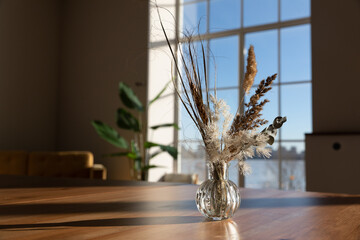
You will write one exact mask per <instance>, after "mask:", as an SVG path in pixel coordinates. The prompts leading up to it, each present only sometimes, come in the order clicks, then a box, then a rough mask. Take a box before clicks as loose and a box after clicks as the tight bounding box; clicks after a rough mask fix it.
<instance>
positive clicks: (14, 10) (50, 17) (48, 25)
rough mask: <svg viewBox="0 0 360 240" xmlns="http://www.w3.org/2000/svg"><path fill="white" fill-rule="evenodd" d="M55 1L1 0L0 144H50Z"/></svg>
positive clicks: (24, 146)
mask: <svg viewBox="0 0 360 240" xmlns="http://www.w3.org/2000/svg"><path fill="white" fill-rule="evenodd" d="M58 13H59V11H58V3H57V1H48V0H32V1H25V0H7V1H4V0H3V1H0V114H1V117H0V149H24V150H43V149H44V150H54V149H55V145H56V144H55V135H56V122H57V121H56V111H57V108H56V105H57V99H58V91H57V84H58V79H59V65H58V57H59V55H58V53H59V52H58V45H59V31H58V25H59V18H58Z"/></svg>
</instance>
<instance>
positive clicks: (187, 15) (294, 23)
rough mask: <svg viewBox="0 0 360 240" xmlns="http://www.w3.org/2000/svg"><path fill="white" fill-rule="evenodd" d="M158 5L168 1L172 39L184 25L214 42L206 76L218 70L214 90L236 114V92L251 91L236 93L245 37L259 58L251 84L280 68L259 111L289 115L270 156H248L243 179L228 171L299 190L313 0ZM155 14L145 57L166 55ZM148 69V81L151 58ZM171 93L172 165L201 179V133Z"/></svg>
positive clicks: (307, 119)
mask: <svg viewBox="0 0 360 240" xmlns="http://www.w3.org/2000/svg"><path fill="white" fill-rule="evenodd" d="M159 5H160V6H161V7H164V8H166V9H167V10H166V11H165V10H164V9H163V10H162V11H160V13H161V14H162V18H163V21H164V22H165V24H166V27H167V28H169V29H171V30H170V31H168V32H169V33H170V38H171V39H175V38H176V37H178V38H179V39H181V37H182V33H183V32H185V31H189V30H190V31H192V32H194V33H195V34H200V35H202V39H205V40H204V43H205V44H206V46H209V49H211V51H209V54H208V56H207V58H208V63H209V68H208V69H209V76H210V77H209V79H210V83H212V82H213V81H214V78H215V77H216V78H217V91H218V92H217V93H218V97H220V98H223V99H224V100H225V101H226V102H227V103H228V104H229V105H230V109H231V112H232V113H233V114H234V113H235V112H236V110H237V108H238V106H239V104H240V101H241V99H243V98H244V99H245V101H246V100H247V99H248V96H242V95H241V91H240V86H241V82H242V79H243V76H244V68H245V63H246V58H247V49H248V48H249V46H250V44H251V45H254V48H255V53H256V59H257V62H258V74H257V77H256V79H255V83H254V86H253V88H255V87H256V86H257V84H259V82H260V81H261V80H262V79H264V78H266V77H267V76H268V75H272V74H274V73H278V78H277V80H276V81H275V84H274V86H273V89H272V91H270V92H269V93H268V95H267V96H266V98H268V99H269V100H270V103H268V104H267V105H266V106H265V109H264V112H263V116H264V118H265V119H268V120H269V121H270V122H271V121H272V120H273V119H274V118H275V117H276V116H279V115H280V116H287V118H288V121H287V122H286V124H285V125H284V127H283V128H282V129H281V130H280V131H279V133H278V136H277V138H276V142H275V143H274V145H272V146H271V147H272V149H273V153H272V157H271V158H270V159H261V158H254V159H249V160H247V161H248V163H250V165H251V166H252V169H253V173H252V174H251V175H249V176H246V177H245V179H243V177H241V176H239V174H238V171H237V168H236V167H232V168H230V178H231V179H232V180H233V181H236V182H239V183H240V185H242V186H245V187H251V188H280V189H296V190H304V189H305V172H304V171H305V166H304V151H305V144H304V141H305V133H308V132H311V131H312V124H311V123H312V120H311V119H312V116H311V112H312V110H311V45H310V44H311V43H310V32H311V30H310V28H311V26H310V0H183V1H179V0H177V1H173V2H171V1H164V3H161V2H160V3H159ZM152 13H154V11H152ZM170 13H172V15H171V14H170ZM172 16H173V17H172ZM156 19H157V16H155V15H153V14H152V15H151V21H150V26H151V28H150V29H151V37H150V46H151V50H150V51H151V52H153V53H152V54H150V62H151V61H152V60H156V59H151V56H152V55H154V53H156V52H157V54H159V53H160V52H161V53H164V55H168V53H166V51H167V50H166V42H165V41H164V39H161V38H157V39H156V37H155V36H157V34H161V31H159V27H158V20H156ZM174 44H175V41H174ZM174 47H176V46H174ZM155 55H156V54H155ZM212 59H215V64H214V62H213V61H212ZM168 61H170V58H168ZM215 66H216V71H214V69H215ZM168 68H170V67H169V65H168ZM150 72H151V73H153V75H151V76H150V85H151V81H152V78H154V76H157V75H158V74H155V73H154V72H152V69H151V63H150ZM169 76H170V75H168V78H169ZM250 95H251V94H250ZM174 96H175V95H174V93H172V92H171V91H170V92H169V94H168V96H166V97H165V98H172V97H173V98H172V99H173V100H174V101H173V102H174V103H173V106H174V107H175V108H178V110H179V111H176V110H175V111H173V114H174V117H173V119H174V120H176V121H179V123H180V127H181V131H180V132H178V133H177V132H176V131H174V132H173V134H172V137H174V140H173V142H174V143H176V144H178V146H179V149H181V151H180V157H179V160H178V161H177V162H175V163H174V165H173V166H172V170H173V171H177V172H183V173H198V174H199V177H200V180H204V179H205V178H206V165H205V152H204V150H203V148H202V142H201V138H200V134H199V133H198V132H197V130H196V129H195V127H194V125H193V123H192V121H191V119H189V117H188V115H187V113H186V112H185V111H184V110H183V108H182V106H180V105H179V104H178V103H177V101H176V98H175V97H174ZM232 164H233V165H236V162H233V163H232Z"/></svg>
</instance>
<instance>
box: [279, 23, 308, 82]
mask: <svg viewBox="0 0 360 240" xmlns="http://www.w3.org/2000/svg"><path fill="white" fill-rule="evenodd" d="M280 33H281V57H280V60H281V81H282V82H291V81H304V80H311V46H310V44H311V42H310V25H308V24H306V25H301V26H296V27H289V28H284V29H281V31H280Z"/></svg>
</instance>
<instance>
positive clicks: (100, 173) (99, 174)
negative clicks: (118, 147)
mask: <svg viewBox="0 0 360 240" xmlns="http://www.w3.org/2000/svg"><path fill="white" fill-rule="evenodd" d="M90 178H91V179H102V180H106V178H107V171H106V167H105V166H104V165H102V164H94V165H93V166H92V167H91V168H90Z"/></svg>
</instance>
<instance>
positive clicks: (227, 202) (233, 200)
mask: <svg viewBox="0 0 360 240" xmlns="http://www.w3.org/2000/svg"><path fill="white" fill-rule="evenodd" d="M208 167H209V173H208V180H206V181H204V182H203V183H202V184H201V185H200V187H199V188H198V190H197V192H196V198H195V200H196V205H197V208H198V210H199V212H200V213H201V214H202V215H204V216H205V217H207V218H209V219H211V220H222V219H227V218H231V217H232V216H233V215H234V212H235V211H236V210H237V209H238V208H239V206H240V201H241V199H240V191H239V188H238V187H237V186H236V184H235V183H234V182H232V181H231V180H229V169H228V167H229V164H228V163H224V162H210V163H208Z"/></svg>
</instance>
